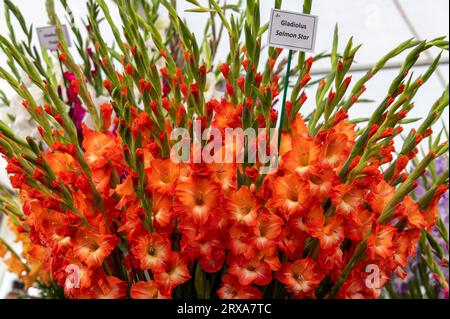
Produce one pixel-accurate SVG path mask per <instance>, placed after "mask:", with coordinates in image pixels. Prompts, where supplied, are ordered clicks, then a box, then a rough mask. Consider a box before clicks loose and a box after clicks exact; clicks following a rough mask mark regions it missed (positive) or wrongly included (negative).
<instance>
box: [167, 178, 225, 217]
mask: <svg viewBox="0 0 450 319" xmlns="http://www.w3.org/2000/svg"><path fill="white" fill-rule="evenodd" d="M175 193H176V200H177V202H175V206H174V209H175V210H176V211H178V212H179V213H182V214H185V215H187V216H190V217H192V218H193V220H194V222H195V223H196V224H200V225H201V224H205V223H206V222H207V221H208V219H209V218H210V217H211V216H212V215H213V214H214V211H215V210H217V208H218V204H219V203H220V189H219V186H218V185H217V184H216V183H214V182H212V181H211V180H209V179H208V178H204V177H192V178H191V179H190V180H188V181H185V182H180V183H179V184H178V186H177V187H176V189H175Z"/></svg>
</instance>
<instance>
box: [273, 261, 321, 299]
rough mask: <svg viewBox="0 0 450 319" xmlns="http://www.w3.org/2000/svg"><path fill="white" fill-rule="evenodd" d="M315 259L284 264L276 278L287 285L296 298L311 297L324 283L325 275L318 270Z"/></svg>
mask: <svg viewBox="0 0 450 319" xmlns="http://www.w3.org/2000/svg"><path fill="white" fill-rule="evenodd" d="M316 268H317V265H316V263H315V261H314V260H313V259H310V258H305V259H300V260H297V261H294V262H293V263H289V262H286V263H283V265H282V266H281V269H280V270H279V271H278V272H277V273H276V274H275V278H276V279H278V280H279V281H281V282H282V283H283V284H285V285H286V289H287V291H289V292H291V293H293V294H294V296H297V297H298V296H304V295H310V294H312V293H313V292H314V290H315V289H316V287H317V286H318V285H319V283H320V282H321V281H322V279H323V277H324V275H322V274H320V273H318V272H317V270H316Z"/></svg>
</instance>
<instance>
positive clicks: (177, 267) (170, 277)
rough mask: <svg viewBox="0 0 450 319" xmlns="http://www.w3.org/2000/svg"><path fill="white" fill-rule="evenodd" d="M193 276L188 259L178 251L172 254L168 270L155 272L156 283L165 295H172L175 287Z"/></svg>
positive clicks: (168, 262)
mask: <svg viewBox="0 0 450 319" xmlns="http://www.w3.org/2000/svg"><path fill="white" fill-rule="evenodd" d="M190 278H191V276H190V274H189V269H188V268H187V265H186V261H185V260H184V259H183V258H181V257H180V256H179V254H177V253H173V254H171V255H170V257H169V259H168V261H167V267H166V270H164V271H162V272H155V273H154V280H155V285H156V287H158V289H159V290H160V291H161V293H162V294H164V295H171V294H172V291H173V289H174V288H175V287H176V286H178V285H181V284H183V283H185V282H186V281H188V280H189V279H190Z"/></svg>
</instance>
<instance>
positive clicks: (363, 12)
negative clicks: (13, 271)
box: [0, 0, 449, 297]
mask: <svg viewBox="0 0 450 319" xmlns="http://www.w3.org/2000/svg"><path fill="white" fill-rule="evenodd" d="M395 1H396V0H315V1H313V9H312V14H315V15H318V16H319V17H320V18H319V27H318V37H317V41H316V52H317V53H318V52H322V51H329V50H330V49H331V42H332V38H333V29H334V26H335V24H336V23H337V24H338V25H339V30H340V33H339V34H340V39H341V43H340V48H341V49H343V47H344V46H345V43H346V41H347V39H348V38H349V37H350V36H354V43H363V47H362V48H361V49H360V51H359V53H358V55H357V58H356V62H357V63H358V64H359V65H368V66H370V65H373V64H374V63H375V62H376V61H378V59H379V58H381V57H382V56H383V55H384V54H385V53H387V52H389V51H390V50H391V49H392V48H394V47H395V46H396V45H397V44H398V43H400V42H401V41H404V40H406V39H408V38H411V37H414V35H415V34H414V32H413V30H412V29H411V25H410V26H408V24H407V23H406V21H405V20H404V19H403V17H402V15H401V14H400V11H399V8H398V7H397V6H396V4H395ZM13 2H14V3H15V4H16V5H17V6H18V7H19V8H20V9H21V11H22V13H23V15H24V16H25V18H26V21H27V23H32V24H33V25H34V26H36V27H38V26H45V25H46V24H47V16H46V11H45V1H44V0H13ZM55 2H56V3H57V4H58V10H57V11H58V13H59V15H60V17H61V18H62V17H63V10H62V8H61V7H60V6H59V1H58V0H55ZM107 2H108V3H110V4H111V6H110V10H111V11H112V14H113V17H115V21H117V23H118V24H119V21H120V17H119V15H118V13H117V11H116V9H115V6H114V5H113V4H112V2H111V1H110V0H109V1H108V0H107ZM200 2H202V3H205V2H206V1H200ZM229 2H232V1H229ZM244 2H245V1H244ZM398 2H399V3H400V5H401V7H402V8H403V10H404V13H405V14H406V16H407V18H408V19H409V21H410V22H411V24H412V27H413V29H414V30H415V31H416V35H418V36H419V38H420V39H421V40H424V39H432V38H436V37H438V36H442V35H447V36H448V25H449V15H448V11H449V2H448V1H447V0H427V1H423V0H398ZM68 3H69V4H70V5H71V8H72V11H73V13H74V16H75V17H76V18H77V19H79V18H80V17H85V16H86V6H85V1H84V0H68ZM272 6H273V1H272V0H261V19H262V22H263V23H265V22H267V21H268V19H269V16H270V9H271V8H272ZM190 7H192V5H190V4H189V3H187V2H186V1H183V0H181V1H180V0H179V1H178V11H179V13H180V15H181V16H182V17H184V18H185V19H186V21H187V23H188V25H189V26H190V28H191V30H193V31H194V32H195V33H196V36H197V38H198V39H201V37H202V34H203V28H204V19H203V17H205V16H204V15H202V14H196V13H186V12H184V10H185V9H186V8H190ZM301 7H302V1H299V0H284V1H283V6H282V9H286V10H291V11H299V10H301ZM162 14H163V13H162ZM62 20H63V19H62ZM78 22H79V23H81V22H80V20H78ZM17 30H19V28H17ZM102 32H104V33H103V34H104V35H105V38H106V40H107V41H108V42H111V41H112V36H111V33H110V31H109V28H107V27H106V24H105V28H102ZM0 33H1V34H2V35H4V36H6V35H7V29H6V25H5V21H4V17H3V1H2V0H0ZM264 40H265V38H264ZM227 51H228V50H227V45H226V43H225V44H224V45H223V46H222V47H221V50H220V51H219V52H227ZM438 52H439V51H438V50H433V52H432V53H433V55H435V54H436V53H438ZM403 57H404V55H403V56H399V57H397V58H396V60H394V61H395V62H399V63H401V62H402V58H403ZM224 58H225V56H224V55H222V56H221V55H220V54H219V56H218V60H222V59H224ZM421 59H422V61H426V60H429V59H430V57H429V56H425V55H424V56H423V57H422V58H421ZM443 60H446V61H448V53H447V52H446V53H444V54H443ZM0 65H2V66H4V65H5V57H4V55H2V53H1V52H0ZM315 67H316V69H326V68H327V67H328V65H326V64H323V63H319V64H317V65H315ZM424 70H425V68H418V69H416V70H415V72H417V75H418V74H419V73H421V72H424ZM439 70H440V74H441V78H439V77H438V76H437V75H434V76H433V77H432V78H431V79H430V81H429V82H428V83H427V84H426V86H425V87H424V88H423V89H422V90H421V93H419V94H418V95H417V97H416V98H415V105H416V107H415V109H414V110H413V111H412V112H411V114H410V116H411V117H424V116H426V113H427V110H428V108H429V107H430V106H431V105H432V104H433V102H434V101H435V100H436V98H438V97H439V96H440V95H441V93H442V91H443V89H444V88H445V85H446V83H448V78H449V75H448V65H447V64H443V65H442V66H441V67H440V68H439ZM397 72H398V70H386V71H382V72H380V73H379V74H378V75H377V76H376V77H375V78H374V79H373V80H371V81H370V82H369V84H368V85H367V92H366V94H365V96H364V97H365V98H369V99H373V100H376V101H381V100H382V99H383V98H384V97H385V96H386V91H387V89H388V86H387V84H388V83H390V81H391V80H392V79H393V78H394V77H395V76H396V74H397ZM361 75H362V73H355V74H354V75H353V76H354V81H355V80H356V79H358V78H359V77H360V76H361ZM0 87H1V89H2V90H4V91H6V92H8V93H9V94H12V93H11V90H10V89H9V88H8V87H6V86H5V85H4V83H3V82H0ZM310 96H311V97H312V96H313V94H312V93H310ZM312 100H313V98H310V99H309V101H308V102H307V106H306V107H305V109H306V110H305V113H309V112H307V111H308V110H311V109H313V108H314V105H313V103H312ZM373 108H374V104H361V105H359V106H357V107H355V109H354V110H353V111H352V114H351V115H352V116H355V117H367V115H368V114H370V113H371V112H372V111H373ZM0 110H1V109H0ZM444 118H445V123H446V125H447V127H448V110H447V111H446V114H445V117H444ZM441 127H442V125H441V123H439V124H437V125H436V127H435V129H436V131H437V130H439V129H440V128H441ZM410 128H411V126H409V127H407V130H408V129H410ZM3 165H4V164H3V163H1V162H0V181H2V182H4V183H6V182H7V181H6V176H5V172H4V166H3ZM1 267H2V266H1V265H0V297H2V296H3V295H4V293H5V292H6V291H7V290H8V289H9V279H10V277H8V280H4V284H3V287H2V274H1V273H2V269H1ZM6 282H7V284H5V283H6Z"/></svg>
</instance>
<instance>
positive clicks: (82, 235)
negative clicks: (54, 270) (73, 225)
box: [73, 230, 119, 267]
mask: <svg viewBox="0 0 450 319" xmlns="http://www.w3.org/2000/svg"><path fill="white" fill-rule="evenodd" d="M118 241H119V239H118V238H117V237H115V236H113V235H108V234H98V233H97V232H93V231H85V230H79V231H78V232H77V234H76V239H75V244H74V249H73V252H74V255H75V256H76V257H78V258H80V260H81V261H83V262H84V263H85V264H86V265H87V266H89V267H99V266H101V265H102V263H103V261H104V260H105V259H106V258H107V257H108V256H109V255H110V254H111V252H112V251H113V250H114V248H115V247H116V245H117V243H118Z"/></svg>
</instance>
